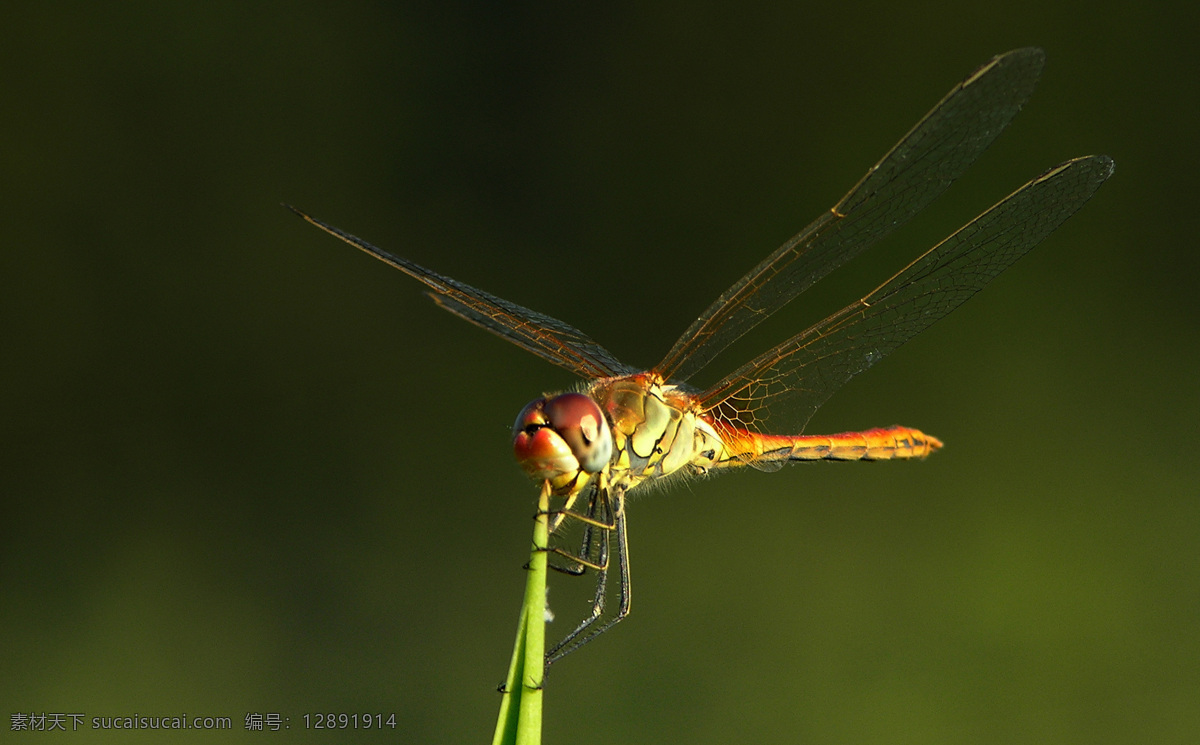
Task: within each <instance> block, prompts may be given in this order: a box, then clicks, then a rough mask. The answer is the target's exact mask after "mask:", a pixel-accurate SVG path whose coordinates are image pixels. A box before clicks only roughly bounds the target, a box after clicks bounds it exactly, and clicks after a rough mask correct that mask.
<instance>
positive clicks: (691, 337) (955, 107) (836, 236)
mask: <svg viewBox="0 0 1200 745" xmlns="http://www.w3.org/2000/svg"><path fill="white" fill-rule="evenodd" d="M1044 61H1045V54H1044V53H1043V52H1042V50H1040V49H1035V48H1029V49H1018V50H1015V51H1012V52H1008V53H1007V54H1002V55H1000V56H998V57H996V58H994V59H993V60H992V61H991V62H988V63H987V64H986V65H984V66H983V67H981V68H979V69H978V70H976V71H975V72H974V73H972V74H971V75H970V76H969V77H968V78H966V79H965V80H964V81H963V82H962V83H960V84H959V85H958V86H956V87H955V88H954V89H953V90H951V91H950V93H948V94H947V95H946V97H945V98H943V99H942V100H941V102H940V103H938V105H937V106H935V107H933V110H932V111H930V112H929V113H928V114H926V115H925V118H923V119H922V120H921V121H920V122H918V123H917V125H916V126H915V127H913V129H912V131H910V132H909V133H908V134H907V135H905V137H904V138H903V139H902V140H900V142H899V143H898V144H897V145H896V146H895V147H893V148H892V149H891V151H889V152H888V154H887V155H885V156H883V159H882V160H880V161H879V163H877V164H876V165H875V166H874V167H872V168H871V170H869V171H868V172H867V175H866V176H864V177H863V178H862V180H861V181H859V182H858V184H856V185H855V186H854V188H853V189H851V190H850V193H849V194H847V195H846V196H845V197H843V198H842V201H840V202H838V203H837V205H836V206H835V207H834V208H833V209H832V210H830V211H829V212H827V213H825V214H824V215H822V216H821V217H819V218H817V220H816V221H815V222H813V224H812V225H809V226H808V227H807V228H805V229H804V230H803V231H801V232H800V233H799V234H797V235H796V236H794V237H793V238H792V239H791V240H789V241H788V242H787V243H785V244H783V246H781V247H780V248H779V249H778V250H776V251H775V252H774V253H772V254H771V255H770V256H768V257H767V258H766V259H764V260H763V261H762V262H761V263H760V264H759V265H758V266H756V267H754V269H752V270H751V271H750V273H749V274H747V275H746V276H744V277H742V278H741V279H739V280H738V281H737V282H736V283H735V284H734V285H733V286H732V287H730V288H729V289H728V290H726V291H725V292H724V293H722V295H721V296H720V297H718V298H717V299H716V301H715V302H714V303H713V304H712V305H711V306H709V308H708V309H707V310H705V311H704V313H702V314H701V315H700V317H699V318H697V319H696V321H695V322H694V323H693V324H692V325H691V327H690V328H688V330H687V331H685V332H684V333H683V336H681V337H679V340H678V341H676V342H675V346H673V347H672V348H671V351H670V352H668V353H667V356H666V357H665V358H664V359H663V361H662V362H660V363H659V364H658V366H657V367H655V371H657V372H658V373H659V374H661V375H662V376H663V377H664V378H665V379H668V380H676V381H684V380H687V379H688V378H689V377H691V376H692V375H693V374H694V373H696V372H697V371H698V370H700V369H701V368H702V367H704V366H705V365H707V364H708V363H709V362H710V361H712V359H713V358H714V357H716V356H717V354H719V353H720V352H721V351H722V350H724V349H725V348H726V347H728V346H729V345H730V344H731V343H733V342H734V341H736V340H737V339H738V338H740V337H741V336H742V335H743V334H745V333H746V332H747V331H749V330H750V329H751V328H753V327H754V326H755V325H757V324H758V323H759V322H761V321H762V320H763V319H765V318H766V317H767V316H769V315H771V314H772V313H774V312H775V311H777V310H779V309H780V308H781V307H783V306H784V305H785V304H787V303H788V302H789V301H791V300H792V299H793V298H795V297H796V296H797V295H799V294H800V293H802V292H804V291H805V290H806V289H808V288H809V287H811V286H812V285H813V283H815V282H817V281H818V280H819V279H821V278H822V277H824V276H825V275H827V274H829V272H831V271H833V270H834V269H836V268H837V267H839V266H841V265H842V264H844V263H846V262H847V261H849V260H850V259H852V258H854V257H855V256H857V255H858V254H859V253H861V252H862V251H864V250H865V249H867V248H868V247H870V246H871V245H872V244H874V243H875V242H876V241H877V240H879V239H880V238H882V237H883V236H885V235H887V234H888V233H889V232H891V231H892V230H893V229H894V228H896V227H898V226H900V225H902V224H903V223H904V222H906V221H907V220H908V219H909V218H911V217H912V216H913V215H915V214H916V213H917V212H919V211H920V210H922V209H924V208H925V206H926V205H928V204H929V203H930V202H931V201H933V199H934V198H936V197H937V196H938V195H939V194H941V193H942V192H943V191H945V190H946V188H947V187H948V186H949V185H950V184H951V183H952V182H953V181H954V180H955V179H957V178H958V177H959V176H960V175H961V174H962V173H963V172H964V171H965V170H966V169H967V167H968V166H970V165H971V164H972V163H973V162H975V159H976V158H978V157H979V155H980V153H982V152H983V151H984V150H985V149H987V147H988V146H989V145H990V144H991V143H992V141H993V140H995V139H996V137H997V135H999V134H1000V132H1001V131H1002V130H1003V129H1004V128H1005V127H1006V126H1008V123H1009V122H1010V121H1011V120H1012V118H1013V117H1014V116H1015V115H1016V113H1017V112H1018V111H1019V110H1020V109H1021V106H1022V105H1023V104H1024V103H1025V101H1026V100H1027V99H1028V98H1029V95H1030V94H1031V93H1032V92H1033V88H1034V85H1035V84H1036V82H1037V78H1038V75H1039V74H1040V73H1041V70H1042V64H1043V62H1044Z"/></svg>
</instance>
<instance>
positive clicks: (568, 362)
mask: <svg viewBox="0 0 1200 745" xmlns="http://www.w3.org/2000/svg"><path fill="white" fill-rule="evenodd" d="M285 206H287V207H288V209H290V210H292V211H293V212H295V213H296V214H297V215H299V216H300V217H302V218H304V219H305V220H307V221H308V222H310V223H312V224H313V225H315V226H317V227H318V228H320V229H321V230H324V231H325V232H326V233H329V234H330V235H333V236H335V237H337V238H340V239H342V240H343V241H345V242H346V243H349V244H350V245H352V246H354V247H355V248H358V249H360V250H362V251H365V252H366V253H368V254H370V255H372V256H374V257H375V258H377V259H379V260H381V261H383V262H385V263H387V264H391V265H392V266H394V267H396V268H397V269H399V270H400V271H402V272H404V273H405V274H407V275H409V276H410V277H414V278H415V279H417V280H419V281H421V282H422V283H424V284H425V285H426V286H427V287H429V288H430V290H431V292H429V293H428V294H429V296H430V297H431V298H433V300H434V302H436V303H437V304H438V305H440V306H441V307H442V308H445V309H446V310H448V311H450V312H451V313H453V314H454V315H456V316H458V317H459V318H462V319H464V320H467V321H470V322H471V323H473V324H475V325H476V326H479V327H480V328H484V329H487V330H488V331H491V332H492V333H493V334H496V335H497V336H500V337H502V338H504V339H507V340H508V341H510V342H512V343H513V344H516V345H517V346H519V347H521V348H522V349H525V350H528V351H530V352H533V353H534V354H536V355H537V356H539V357H541V358H542V359H545V360H549V361H550V362H553V363H554V364H556V365H558V366H559V367H562V368H565V369H567V370H570V371H571V372H573V373H575V374H577V375H580V376H582V377H584V378H589V379H590V378H604V377H612V376H614V375H624V374H626V373H630V372H634V369H633V368H632V367H630V366H628V365H625V364H623V363H621V362H619V361H618V360H617V358H616V357H614V356H613V355H612V353H611V352H609V351H608V350H607V349H605V348H604V347H602V346H600V345H599V344H597V343H596V342H595V341H592V339H591V338H590V337H589V336H588V335H587V334H585V333H583V332H582V331H580V330H579V329H577V328H575V327H573V326H571V325H570V324H567V323H563V322H562V321H560V320H558V319H557V318H552V317H550V316H547V315H543V314H541V313H538V312H537V311H533V310H530V309H529V308H525V307H523V306H520V305H517V304H516V303H511V302H509V301H507V300H504V299H502V298H498V297H496V296H495V295H489V294H488V293H486V292H484V291H483V290H478V289H476V288H474V287H472V286H470V285H468V284H466V283H464V282H459V281H458V280H456V279H451V278H450V277H446V276H443V275H441V274H438V273H437V272H433V271H430V270H429V269H426V268H425V267H422V266H420V265H418V264H414V263H413V262H411V261H409V260H408V259H404V258H401V257H399V256H395V255H393V254H390V253H388V252H387V251H384V250H382V249H380V248H377V247H375V246H373V245H371V244H370V243H367V242H366V241H364V240H362V239H361V238H357V237H355V236H353V235H350V234H349V233H346V232H345V231H342V230H339V229H338V228H335V227H333V226H332V225H329V224H327V223H324V222H321V221H320V220H317V219H316V218H314V217H311V216H309V215H306V214H305V213H303V212H301V211H300V210H298V209H296V208H295V207H291V206H289V205H285Z"/></svg>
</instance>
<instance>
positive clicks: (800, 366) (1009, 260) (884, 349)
mask: <svg viewBox="0 0 1200 745" xmlns="http://www.w3.org/2000/svg"><path fill="white" fill-rule="evenodd" d="M1112 171H1113V162H1112V160H1110V159H1109V158H1107V157H1105V156H1095V155H1094V156H1088V157H1084V158H1079V159H1076V160H1071V161H1067V162H1066V163H1063V164H1062V165H1060V166H1057V167H1055V168H1052V169H1051V170H1049V171H1047V172H1046V173H1044V174H1042V175H1041V176H1039V177H1038V178H1036V179H1034V180H1033V181H1030V182H1029V183H1028V184H1026V185H1025V186H1023V187H1021V188H1020V189H1018V190H1017V191H1016V192H1014V193H1013V194H1012V195H1011V196H1009V197H1008V198H1006V199H1005V200H1003V201H1002V202H1000V203H999V204H997V205H995V206H994V207H992V208H991V209H989V210H988V211H987V212H985V213H983V214H982V215H980V216H979V217H977V218H975V219H974V220H972V221H971V222H970V223H968V224H967V225H966V226H964V227H963V228H962V229H961V230H959V231H958V232H956V233H955V234H954V235H952V236H950V237H949V238H947V239H946V240H944V241H942V242H941V243H939V244H938V245H936V246H934V247H933V248H931V249H930V250H929V251H927V252H926V253H925V254H923V255H922V256H921V257H920V258H918V259H917V260H916V261H914V262H912V263H911V264H909V265H908V266H907V267H906V268H905V269H903V270H902V271H901V272H900V273H898V274H896V275H895V276H894V277H892V278H891V279H889V280H888V281H887V282H885V283H883V284H882V285H880V287H879V288H877V289H876V290H875V291H874V292H872V293H871V294H869V295H867V296H866V297H864V298H863V299H861V300H859V301H858V302H856V303H853V304H851V305H849V306H847V307H845V308H843V309H842V310H840V311H838V312H837V313H835V314H833V315H832V316H830V317H829V318H826V319H825V320H824V321H821V322H820V323H818V324H817V325H815V326H813V327H811V328H809V329H807V330H806V331H804V332H802V333H800V334H797V335H796V336H794V337H792V338H791V339H789V340H787V341H786V342H784V343H783V344H780V345H779V346H777V347H775V348H774V349H771V350H770V351H768V352H766V353H765V354H762V355H760V356H759V357H757V358H755V359H753V360H751V361H750V362H748V363H746V364H745V365H743V366H742V367H741V368H739V369H738V370H736V371H734V372H733V373H732V374H730V375H729V376H728V377H726V378H725V379H724V380H722V381H721V382H719V383H717V384H716V385H715V386H713V387H712V388H711V389H709V390H708V391H706V392H705V393H704V394H702V395H701V401H702V403H703V405H704V407H705V408H706V409H707V410H709V411H710V412H711V413H712V415H714V416H716V417H719V418H723V419H725V420H726V421H729V422H731V423H734V424H736V425H738V426H743V427H749V428H753V429H758V430H761V429H762V427H763V424H764V422H765V420H766V419H767V418H768V417H770V418H771V420H772V422H773V426H775V427H779V426H784V427H787V428H788V434H793V433H799V432H801V431H803V428H804V426H805V425H806V424H807V423H808V420H809V418H811V417H812V415H813V413H814V412H815V411H816V410H817V409H818V408H819V407H820V406H821V404H823V403H825V401H826V400H827V399H828V398H829V397H830V396H831V395H832V394H833V393H834V392H835V391H837V390H838V389H839V388H841V387H842V386H843V385H845V383H846V382H847V381H848V380H850V378H852V377H854V376H855V375H857V374H858V373H860V372H862V371H864V370H866V369H867V368H868V367H870V366H871V365H873V364H875V363H876V362H878V361H879V360H880V359H882V358H883V357H885V356H886V355H887V354H889V353H890V352H891V351H892V350H894V349H896V348H897V347H899V346H900V345H901V344H903V343H904V342H906V341H908V340H909V339H911V338H912V337H914V336H916V335H917V334H919V333H921V332H922V331H924V330H925V329H926V328H928V327H929V326H930V325H932V324H933V323H934V322H935V321H937V320H938V319H940V318H942V317H943V316H945V315H946V314H948V313H949V312H950V311H952V310H954V309H955V308H957V307H958V306H959V305H961V304H962V303H963V302H965V301H966V300H967V298H969V297H971V296H972V295H974V294H975V293H976V292H978V291H979V290H981V289H982V288H983V287H984V286H985V285H986V284H987V283H988V282H990V281H992V280H993V279H995V278H996V276H998V275H999V274H1000V273H1001V272H1003V271H1004V270H1005V269H1007V268H1008V267H1009V266H1011V265H1012V264H1013V263H1014V262H1016V261H1017V259H1019V258H1021V257H1022V256H1024V255H1025V254H1026V253H1028V252H1029V250H1030V249H1032V248H1033V247H1034V246H1036V245H1037V244H1038V243H1040V242H1041V241H1042V240H1043V239H1045V238H1046V236H1048V235H1050V233H1052V232H1054V230H1055V229H1056V228H1057V227H1058V226H1059V225H1061V224H1062V223H1063V221H1064V220H1066V219H1067V218H1068V217H1070V216H1071V215H1072V214H1074V213H1075V211H1076V210H1078V209H1079V208H1080V207H1082V206H1083V204H1084V202H1086V201H1087V200H1088V199H1090V198H1091V196H1092V194H1094V193H1095V191H1096V189H1098V188H1099V187H1100V185H1101V184H1102V183H1104V181H1105V179H1107V178H1108V177H1109V176H1110V175H1111V174H1112Z"/></svg>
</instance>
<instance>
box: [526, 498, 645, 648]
mask: <svg viewBox="0 0 1200 745" xmlns="http://www.w3.org/2000/svg"><path fill="white" fill-rule="evenodd" d="M610 499H611V502H612V504H611V505H610V507H611V510H612V517H613V520H612V523H613V529H614V532H615V533H616V537H617V567H618V572H619V576H620V597H619V601H618V604H617V612H616V613H615V614H614V615H613V616H612V617H611V618H609V619H607V620H606V621H604V623H603V624H601V625H600V626H599V627H598V628H593V626H594V625H595V624H596V622H597V621H599V620H600V619H601V618H602V617H603V616H604V611H605V607H606V604H607V598H608V570H607V568H606V569H604V570H598V571H597V577H596V595H595V597H594V598H593V600H592V611H591V613H590V614H588V616H587V617H586V618H584V619H583V621H581V622H580V624H579V625H578V626H576V627H575V630H574V631H572V632H571V633H569V634H567V636H566V637H564V638H563V639H562V640H561V641H560V642H558V643H557V644H555V645H554V646H553V647H551V648H550V651H548V652H547V653H546V667H549V666H550V665H552V664H554V663H555V662H557V661H558V660H560V659H562V658H563V657H566V656H567V655H568V654H570V653H572V652H574V651H575V650H576V649H579V648H580V647H582V646H583V645H584V644H587V643H588V642H590V641H591V640H592V639H595V638H596V637H597V636H599V635H600V634H603V633H604V632H605V631H608V630H609V629H610V628H612V627H613V626H614V625H616V624H617V623H619V622H620V621H622V620H624V618H625V617H626V616H628V615H629V608H630V602H631V599H632V593H631V590H630V581H629V544H628V540H627V537H626V529H625V495H624V494H623V493H617V492H614V493H612V494H611V495H610ZM603 543H604V544H605V546H604V549H605V550H607V540H604V541H603ZM605 558H607V557H605ZM606 564H607V562H606Z"/></svg>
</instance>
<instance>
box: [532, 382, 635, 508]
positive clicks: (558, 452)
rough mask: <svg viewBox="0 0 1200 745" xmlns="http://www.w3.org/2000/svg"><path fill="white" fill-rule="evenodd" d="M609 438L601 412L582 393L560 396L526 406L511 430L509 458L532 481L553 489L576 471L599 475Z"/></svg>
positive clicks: (607, 455) (610, 445) (608, 455)
mask: <svg viewBox="0 0 1200 745" xmlns="http://www.w3.org/2000/svg"><path fill="white" fill-rule="evenodd" d="M612 451H613V442H612V433H611V432H609V429H608V422H607V421H606V420H605V418H604V412H602V411H600V407H599V406H597V405H596V402H595V401H593V400H592V398H591V396H587V395H584V394H582V393H561V394H559V395H557V396H551V397H549V398H539V399H537V400H535V401H531V402H530V403H529V405H528V406H526V407H525V408H524V409H522V410H521V413H520V414H518V415H517V421H516V422H515V423H514V424H513V453H514V454H515V455H516V456H517V462H518V463H520V464H521V468H523V469H525V472H526V473H528V474H529V475H530V476H531V477H533V478H534V479H536V480H539V481H542V480H548V481H550V482H551V483H553V484H554V486H555V487H559V488H561V487H563V486H565V485H567V484H569V483H570V482H571V481H572V480H573V478H574V477H575V476H576V475H578V474H579V473H580V472H581V471H582V472H583V473H586V474H588V475H591V474H596V473H599V472H600V471H602V470H604V467H605V466H607V465H608V461H609V459H610V458H612Z"/></svg>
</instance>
